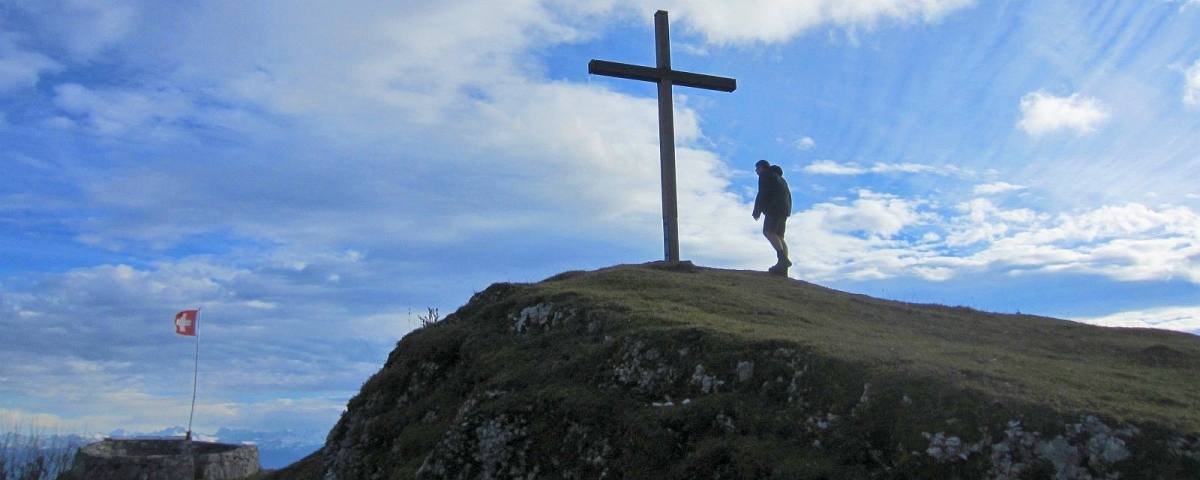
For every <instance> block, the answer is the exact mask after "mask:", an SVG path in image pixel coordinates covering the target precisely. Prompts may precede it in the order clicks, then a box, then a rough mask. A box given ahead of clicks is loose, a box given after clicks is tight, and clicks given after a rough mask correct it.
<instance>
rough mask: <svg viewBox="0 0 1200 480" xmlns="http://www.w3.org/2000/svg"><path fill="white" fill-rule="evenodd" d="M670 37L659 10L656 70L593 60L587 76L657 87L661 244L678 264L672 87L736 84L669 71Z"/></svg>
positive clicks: (717, 87) (720, 87)
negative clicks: (653, 84) (661, 216)
mask: <svg viewBox="0 0 1200 480" xmlns="http://www.w3.org/2000/svg"><path fill="white" fill-rule="evenodd" d="M670 37H671V35H670V33H669V32H668V30H667V12H666V11H665V10H659V11H658V12H656V13H655V14H654V46H655V63H656V64H657V65H656V67H657V68H651V67H643V66H641V65H630V64H627V63H615V62H606V61H604V60H592V61H591V62H588V73H590V74H593V75H604V76H609V77H619V78H627V79H630V80H641V81H644V82H654V83H657V84H658V153H659V163H660V166H661V168H662V210H663V243H664V248H665V250H666V257H667V258H666V259H667V261H668V262H678V261H679V205H678V201H677V195H676V188H675V114H674V105H673V103H674V102H673V101H672V99H671V86H672V85H680V86H684V87H694V88H703V89H706V90H718V91H722V92H732V91H734V90H735V89H737V80H734V79H732V78H725V77H714V76H712V75H703V74H699V73H690V72H681V71H679V70H672V69H671V38H670Z"/></svg>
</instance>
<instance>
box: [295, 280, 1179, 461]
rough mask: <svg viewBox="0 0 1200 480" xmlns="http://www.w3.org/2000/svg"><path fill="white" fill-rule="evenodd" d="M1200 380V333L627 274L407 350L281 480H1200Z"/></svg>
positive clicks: (545, 296) (475, 311)
mask: <svg viewBox="0 0 1200 480" xmlns="http://www.w3.org/2000/svg"><path fill="white" fill-rule="evenodd" d="M1197 387H1200V337H1195V336H1192V335H1186V334H1179V333H1172V332H1165V331H1153V330H1124V329H1106V328H1100V327H1093V326H1088V325H1082V324H1078V323H1073V322H1068V321H1062V320H1055V319H1050V318H1043V317H1036V316H1029V315H1000V314H989V313H983V312H979V311H976V310H972V309H968V308H953V307H944V306H931V305H917V304H909V303H901V302H892V301H885V300H878V299H873V298H870V297H866V296H861V295H851V294H846V293H843V292H838V291H834V290H830V289H826V288H822V287H819V286H816V285H812V284H808V283H805V282H798V281H795V280H791V279H785V278H779V277H773V276H768V275H765V274H762V273H757V272H743V271H729V270H717V269H708V268H699V267H694V266H691V265H690V264H687V263H684V264H676V265H669V264H662V263H655V264H647V265H633V266H618V267H613V268H608V269H603V270H599V271H593V272H568V273H564V274H561V275H558V276H555V277H552V278H550V279H547V280H545V281H543V282H540V283H537V284H496V285H493V286H492V287H489V288H488V289H487V290H485V291H483V292H480V293H478V294H476V295H475V296H474V297H473V298H472V300H471V301H470V302H469V303H468V304H467V305H465V306H463V307H462V308H461V309H459V310H458V311H457V312H455V313H454V314H452V315H450V316H448V317H447V318H446V319H445V320H444V321H442V322H439V323H437V324H434V325H432V326H429V327H425V328H422V329H420V330H417V331H414V332H412V333H411V334H409V335H407V336H406V337H405V338H404V339H403V340H402V341H401V342H400V343H399V344H398V345H397V347H396V350H395V351H393V352H392V354H391V356H390V357H389V359H388V362H387V364H386V365H385V366H384V367H383V369H382V370H381V371H380V372H379V373H378V374H376V375H375V376H374V377H372V378H371V379H370V380H369V381H368V382H367V383H366V384H365V385H364V386H363V388H362V391H361V392H360V393H359V395H358V396H356V397H355V398H354V399H352V400H351V401H350V403H349V405H348V407H347V412H346V413H345V414H344V415H343V418H342V419H341V421H340V422H339V423H338V425H337V426H336V427H335V428H334V429H333V431H332V432H331V433H330V436H329V441H328V443H327V445H326V447H325V449H323V450H322V451H321V452H318V453H317V454H315V456H314V457H313V458H310V459H308V460H306V462H305V463H304V465H306V466H307V467H305V468H296V469H292V470H290V471H289V473H288V475H290V476H288V477H278V478H306V477H305V475H312V477H311V478H318V477H323V476H325V475H326V473H328V477H327V478H336V479H357V478H414V477H416V478H532V477H531V475H532V476H536V477H538V478H600V477H605V478H656V479H657V478H701V477H703V478H866V477H872V478H1056V477H1057V478H1108V477H1109V476H1110V475H1112V474H1114V473H1120V474H1121V478H1197V476H1198V475H1200V473H1197V472H1200V469H1198V468H1197V467H1200V461H1198V460H1200V441H1198V440H1197V435H1198V434H1200V415H1198V413H1197V409H1198V407H1200V389H1198V388H1197ZM318 460H319V461H318ZM318 465H319V466H318ZM297 467H300V465H297ZM302 470H307V472H308V473H304V472H302ZM280 473H283V472H280ZM1189 476H1190V477H1189Z"/></svg>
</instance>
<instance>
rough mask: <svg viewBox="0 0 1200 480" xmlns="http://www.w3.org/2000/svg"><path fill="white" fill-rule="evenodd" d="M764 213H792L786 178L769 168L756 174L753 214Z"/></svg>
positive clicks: (783, 214)
mask: <svg viewBox="0 0 1200 480" xmlns="http://www.w3.org/2000/svg"><path fill="white" fill-rule="evenodd" d="M760 213H765V214H767V215H770V216H773V217H774V216H779V215H782V216H785V217H788V216H791V215H792V191H791V189H789V188H788V184H787V180H784V179H783V175H779V174H777V173H775V172H773V171H771V170H770V169H767V171H765V172H763V173H762V174H761V175H759V176H758V196H757V197H754V216H755V217H757V216H758V214H760Z"/></svg>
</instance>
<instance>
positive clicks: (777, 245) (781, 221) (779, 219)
mask: <svg viewBox="0 0 1200 480" xmlns="http://www.w3.org/2000/svg"><path fill="white" fill-rule="evenodd" d="M754 171H755V173H757V174H758V195H757V196H755V197H754V212H753V213H752V214H751V215H752V216H753V217H754V220H756V221H757V220H758V217H759V216H760V215H761V216H764V219H763V236H764V237H767V241H768V242H770V243H771V248H774V249H775V256H776V257H777V258H778V261H777V262H776V263H775V265H774V266H772V267H771V268H769V269H767V271H768V272H770V273H773V274H775V275H782V276H787V271H788V267H791V266H792V262H791V260H789V259H788V246H787V242H785V241H784V239H783V236H784V233H785V232H786V231H787V219H788V217H789V216H791V214H792V191H791V189H790V188H788V184H787V181H786V180H784V179H783V168H781V167H779V166H778V165H771V163H770V162H768V161H766V160H759V161H758V162H757V163H755V164H754Z"/></svg>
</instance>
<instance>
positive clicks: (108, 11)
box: [6, 0, 140, 61]
mask: <svg viewBox="0 0 1200 480" xmlns="http://www.w3.org/2000/svg"><path fill="white" fill-rule="evenodd" d="M6 8H12V9H15V10H17V11H21V10H24V12H22V13H23V14H24V15H23V16H24V17H25V18H28V19H30V20H32V25H30V28H31V30H33V31H35V32H36V35H37V36H38V37H40V40H41V41H43V42H46V43H48V44H50V45H53V46H54V47H55V48H56V49H63V50H66V52H67V53H69V54H70V55H71V56H73V57H75V58H76V59H78V60H83V61H88V60H92V59H94V58H95V57H96V56H98V55H99V54H100V53H101V52H102V51H103V50H104V49H105V48H108V47H110V46H111V45H113V44H114V43H117V42H120V41H122V40H124V39H125V38H127V36H128V35H130V34H131V33H132V32H133V30H134V29H135V28H136V26H137V23H138V21H139V20H140V18H139V17H140V15H139V13H140V12H139V5H137V2H136V1H134V0H46V1H40V2H15V4H10V6H8V7H6Z"/></svg>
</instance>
